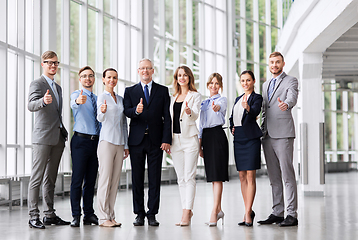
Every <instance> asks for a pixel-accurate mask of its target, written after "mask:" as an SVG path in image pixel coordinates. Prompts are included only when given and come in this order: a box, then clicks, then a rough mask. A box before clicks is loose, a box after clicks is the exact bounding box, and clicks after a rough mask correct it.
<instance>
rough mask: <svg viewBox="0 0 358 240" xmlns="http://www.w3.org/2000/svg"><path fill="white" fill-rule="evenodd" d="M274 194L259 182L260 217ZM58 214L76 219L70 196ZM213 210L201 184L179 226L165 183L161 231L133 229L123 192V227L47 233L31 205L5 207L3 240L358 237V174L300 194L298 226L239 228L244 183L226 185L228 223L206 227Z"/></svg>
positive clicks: (173, 189)
mask: <svg viewBox="0 0 358 240" xmlns="http://www.w3.org/2000/svg"><path fill="white" fill-rule="evenodd" d="M271 202H272V200H271V191H270V185H269V181H268V178H267V176H261V177H259V178H258V179H257V195H256V199H255V203H254V210H255V212H256V219H255V222H256V221H257V220H261V219H265V218H266V217H267V216H268V215H269V214H270V209H271ZM55 207H56V210H57V214H58V215H59V216H60V217H62V218H63V219H65V220H71V212H70V202H69V197H65V198H63V199H62V198H61V197H57V198H56V201H55ZM211 207H212V188H211V184H209V183H206V182H204V181H198V184H197V192H196V199H195V205H194V217H193V219H192V224H191V226H190V227H176V226H175V225H174V224H175V223H176V222H178V221H179V220H180V216H181V209H180V200H179V191H178V187H177V185H162V192H161V206H160V213H159V214H158V215H157V219H158V221H159V222H160V226H159V227H150V226H148V225H147V223H146V225H145V226H143V227H134V226H133V225H132V221H133V219H134V217H135V216H134V214H133V213H132V195H131V191H130V190H121V191H119V193H118V197H117V202H116V210H115V211H116V215H117V217H116V220H117V221H119V222H121V223H122V224H123V225H122V227H120V228H101V227H98V226H82V225H81V227H80V228H71V227H70V226H50V227H47V228H46V229H45V230H38V229H30V228H29V227H28V224H27V222H28V214H27V208H26V207H20V206H15V207H13V210H12V211H9V210H8V207H6V206H0V239H1V240H12V239H21V240H27V239H30V240H37V239H46V240H52V239H61V240H63V239H66V240H69V239H76V240H82V239H83V240H91V239H96V240H98V239H100V240H101V239H123V240H124V239H144V240H145V239H148V240H149V239H169V240H176V239H182V240H185V239H199V240H206V239H210V240H216V239H248V240H251V239H264V240H280V239H285V240H286V239H287V240H288V239H290V240H293V239H302V240H303V239H304V240H306V239H314V240H319V239H328V240H330V239H332V240H335V239H342V240H346V239H352V240H353V239H358V172H349V173H335V174H327V175H326V192H325V195H324V197H312V196H309V197H308V196H303V194H302V192H301V191H299V214H298V215H299V216H298V219H299V225H298V227H287V228H282V227H279V226H277V225H270V226H260V225H258V224H257V223H255V224H254V226H253V227H252V228H248V227H244V226H238V225H237V223H238V222H239V221H241V220H242V216H243V201H242V198H241V193H240V182H239V181H238V180H237V179H232V180H230V182H229V183H225V185H224V193H223V203H222V207H223V211H224V212H225V222H224V225H221V221H220V222H219V225H218V226H217V227H207V226H206V225H205V224H204V222H206V221H208V219H209V215H210V211H211Z"/></svg>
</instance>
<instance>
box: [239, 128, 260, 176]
mask: <svg viewBox="0 0 358 240" xmlns="http://www.w3.org/2000/svg"><path fill="white" fill-rule="evenodd" d="M234 154H235V162H236V169H237V171H247V170H256V169H260V168H261V141H260V138H254V139H248V138H247V137H246V135H245V132H244V129H243V127H241V126H240V127H235V132H234Z"/></svg>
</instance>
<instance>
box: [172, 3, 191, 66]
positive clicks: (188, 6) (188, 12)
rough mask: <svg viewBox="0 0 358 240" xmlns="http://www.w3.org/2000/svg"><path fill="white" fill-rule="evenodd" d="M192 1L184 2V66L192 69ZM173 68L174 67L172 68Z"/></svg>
mask: <svg viewBox="0 0 358 240" xmlns="http://www.w3.org/2000/svg"><path fill="white" fill-rule="evenodd" d="M193 25H194V24H193V1H192V0H187V1H186V29H187V30H186V43H187V44H188V45H189V46H187V59H186V65H187V66H188V67H190V68H191V69H193V47H192V46H193ZM174 67H175V66H174Z"/></svg>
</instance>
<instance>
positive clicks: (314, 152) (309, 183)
mask: <svg viewBox="0 0 358 240" xmlns="http://www.w3.org/2000/svg"><path fill="white" fill-rule="evenodd" d="M322 61H323V60H322V54H321V53H303V54H302V55H301V57H300V59H299V73H300V76H299V83H300V84H299V85H300V95H299V99H300V103H301V109H300V111H301V114H300V116H301V118H302V119H300V121H299V122H301V123H303V124H305V126H306V127H307V131H306V134H307V135H306V138H303V139H302V140H303V142H304V141H306V144H304V145H302V147H304V146H306V148H305V149H302V152H303V154H302V155H305V156H306V157H307V161H304V159H303V161H301V169H307V172H301V174H302V176H303V177H304V178H305V181H303V184H302V190H303V191H304V193H305V194H309V195H312V194H313V195H322V196H323V194H324V171H322V163H321V160H322V157H323V156H322V154H323V153H322V151H320V147H321V146H320V141H321V140H322V138H324V135H320V123H323V122H324V114H323V109H322V96H321V94H322V73H321V69H322ZM297 134H300V133H299V132H298V133H297ZM305 164H307V166H305ZM322 178H323V181H322Z"/></svg>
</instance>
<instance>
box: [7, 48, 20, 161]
mask: <svg viewBox="0 0 358 240" xmlns="http://www.w3.org/2000/svg"><path fill="white" fill-rule="evenodd" d="M7 54H8V55H7V56H8V65H7V72H8V73H16V72H17V56H16V54H15V53H14V52H11V51H8V53H7ZM16 76H17V75H16V74H8V75H7V113H6V117H7V143H8V144H16V143H17V140H16V136H17V131H16V129H17V127H16V124H17V111H16V110H17V107H16V106H17V103H18V102H17V94H18V93H17V91H16V89H18V88H17V77H16ZM14 91H16V92H15V94H14ZM8 159H16V158H9V156H8ZM8 162H11V161H8Z"/></svg>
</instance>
